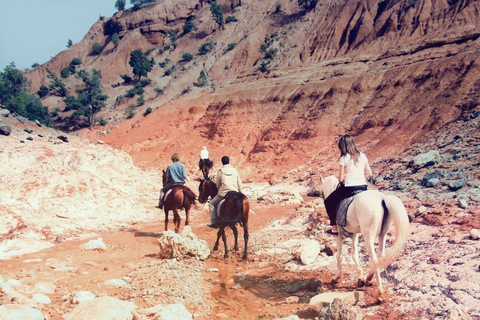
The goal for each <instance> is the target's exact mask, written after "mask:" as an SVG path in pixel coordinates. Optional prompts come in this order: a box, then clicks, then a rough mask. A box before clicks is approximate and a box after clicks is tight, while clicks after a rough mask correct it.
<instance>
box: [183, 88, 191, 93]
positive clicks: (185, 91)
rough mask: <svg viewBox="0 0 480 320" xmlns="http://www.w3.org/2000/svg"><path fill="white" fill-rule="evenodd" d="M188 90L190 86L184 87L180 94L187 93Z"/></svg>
mask: <svg viewBox="0 0 480 320" xmlns="http://www.w3.org/2000/svg"><path fill="white" fill-rule="evenodd" d="M189 92H190V87H186V88H185V89H183V90H182V94H187V93H189Z"/></svg>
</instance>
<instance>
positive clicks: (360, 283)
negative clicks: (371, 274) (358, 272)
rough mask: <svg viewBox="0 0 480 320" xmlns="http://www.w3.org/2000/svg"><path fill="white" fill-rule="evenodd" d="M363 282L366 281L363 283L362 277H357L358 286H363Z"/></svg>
mask: <svg viewBox="0 0 480 320" xmlns="http://www.w3.org/2000/svg"><path fill="white" fill-rule="evenodd" d="M365 284H366V283H365V280H363V279H358V286H359V287H364V286H365Z"/></svg>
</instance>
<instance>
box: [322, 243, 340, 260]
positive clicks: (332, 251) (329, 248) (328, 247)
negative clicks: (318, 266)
mask: <svg viewBox="0 0 480 320" xmlns="http://www.w3.org/2000/svg"><path fill="white" fill-rule="evenodd" d="M322 251H324V252H325V253H326V254H327V256H329V257H333V256H334V255H335V253H336V252H337V249H335V247H334V246H332V245H330V244H326V245H325V248H324V249H323V250H322Z"/></svg>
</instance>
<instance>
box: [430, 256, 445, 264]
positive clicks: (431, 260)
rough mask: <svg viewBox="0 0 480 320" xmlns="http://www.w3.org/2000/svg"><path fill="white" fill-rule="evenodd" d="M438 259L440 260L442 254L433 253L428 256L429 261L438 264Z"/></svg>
mask: <svg viewBox="0 0 480 320" xmlns="http://www.w3.org/2000/svg"><path fill="white" fill-rule="evenodd" d="M440 261H442V255H440V254H433V255H432V256H431V257H430V263H432V264H439V263H440Z"/></svg>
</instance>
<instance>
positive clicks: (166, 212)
mask: <svg viewBox="0 0 480 320" xmlns="http://www.w3.org/2000/svg"><path fill="white" fill-rule="evenodd" d="M164 208H165V207H164ZM164 211H165V231H167V230H168V210H167V208H165V209H164Z"/></svg>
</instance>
